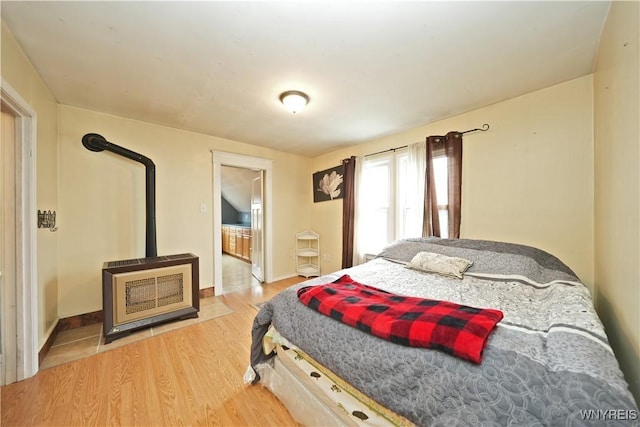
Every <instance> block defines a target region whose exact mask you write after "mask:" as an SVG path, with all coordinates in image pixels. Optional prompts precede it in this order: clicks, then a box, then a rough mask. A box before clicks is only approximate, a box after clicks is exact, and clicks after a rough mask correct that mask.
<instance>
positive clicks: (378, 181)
mask: <svg viewBox="0 0 640 427" xmlns="http://www.w3.org/2000/svg"><path fill="white" fill-rule="evenodd" d="M390 160H391V158H387V159H382V160H380V159H377V160H372V161H367V162H366V163H365V165H364V168H363V171H362V181H361V187H360V191H361V192H362V196H361V197H362V201H363V203H364V206H365V213H363V214H362V215H360V218H361V221H362V223H363V224H362V228H361V230H363V231H362V232H361V233H360V234H361V235H360V236H359V238H360V244H361V245H362V249H363V251H364V252H365V253H378V252H380V251H381V250H382V249H383V248H384V247H385V246H386V245H387V243H388V239H389V237H390V234H389V232H390V229H389V220H390V219H389V209H390V204H391V203H390V196H391V176H390V173H391V167H392V166H393V165H392V164H391V163H390Z"/></svg>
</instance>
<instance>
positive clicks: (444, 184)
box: [433, 156, 449, 205]
mask: <svg viewBox="0 0 640 427" xmlns="http://www.w3.org/2000/svg"><path fill="white" fill-rule="evenodd" d="M433 172H434V174H435V178H436V196H437V201H438V204H439V205H446V204H447V203H449V185H448V175H447V158H446V157H444V156H442V157H436V158H435V159H433Z"/></svg>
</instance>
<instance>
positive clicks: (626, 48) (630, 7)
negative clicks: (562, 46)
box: [594, 2, 640, 404]
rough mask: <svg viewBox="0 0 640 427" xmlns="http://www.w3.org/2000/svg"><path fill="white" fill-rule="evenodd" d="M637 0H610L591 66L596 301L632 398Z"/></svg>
mask: <svg viewBox="0 0 640 427" xmlns="http://www.w3.org/2000/svg"><path fill="white" fill-rule="evenodd" d="M639 15H640V4H639V3H638V2H613V3H612V5H611V10H610V12H609V16H608V18H607V22H606V24H605V27H604V31H603V34H602V38H601V41H600V48H599V52H598V61H597V64H596V70H595V73H594V99H595V102H594V105H595V107H594V108H595V248H596V251H595V285H596V308H597V310H598V313H599V314H600V317H601V318H602V321H603V323H604V325H605V328H606V331H607V334H608V336H609V340H610V342H611V345H612V346H613V348H614V350H615V352H616V355H617V356H618V360H619V362H620V365H621V367H622V369H623V370H624V372H625V377H626V379H627V381H628V382H629V384H630V386H631V389H632V391H633V392H634V394H635V397H636V400H637V401H638V402H639V404H640V357H639V355H640V315H639V314H638V313H640V311H639V307H640V270H638V266H639V265H640V262H639V261H640V214H639V211H640V172H639V171H640V129H639V125H638V121H639V117H640V108H639V103H640V90H639V88H638V76H640V70H639V67H638V62H639V60H638V52H639V49H638V40H640V35H639V34H638V24H639Z"/></svg>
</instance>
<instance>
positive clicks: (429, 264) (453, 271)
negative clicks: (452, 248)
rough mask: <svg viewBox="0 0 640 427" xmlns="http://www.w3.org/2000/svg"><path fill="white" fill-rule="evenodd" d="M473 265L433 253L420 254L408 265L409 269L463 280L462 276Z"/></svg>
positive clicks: (469, 262)
mask: <svg viewBox="0 0 640 427" xmlns="http://www.w3.org/2000/svg"><path fill="white" fill-rule="evenodd" d="M472 265H473V262H472V261H469V260H467V259H464V258H457V257H451V256H446V255H442V254H436V253H433V252H418V253H417V254H416V256H414V257H413V259H412V260H411V261H410V262H409V264H407V268H413V269H414V270H420V271H426V272H427V273H437V274H442V275H445V276H453V277H457V278H458V279H462V274H463V273H464V272H465V271H467V269H468V268H469V267H471V266H472Z"/></svg>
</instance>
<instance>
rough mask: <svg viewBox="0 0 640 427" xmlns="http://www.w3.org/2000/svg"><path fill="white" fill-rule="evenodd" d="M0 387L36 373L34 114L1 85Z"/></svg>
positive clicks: (5, 84) (8, 88) (21, 100)
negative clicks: (0, 361)
mask: <svg viewBox="0 0 640 427" xmlns="http://www.w3.org/2000/svg"><path fill="white" fill-rule="evenodd" d="M0 95H1V96H0V104H1V112H2V138H1V143H0V176H2V178H0V198H2V204H1V206H2V208H1V213H0V236H1V239H0V240H1V242H0V360H2V363H1V365H0V385H4V384H9V383H12V382H16V381H21V380H23V379H25V378H29V377H31V376H33V375H35V373H36V372H37V371H38V330H37V304H36V301H37V299H36V295H37V293H36V289H37V282H36V255H35V253H36V252H35V250H36V239H35V229H36V210H35V184H36V182H35V171H36V162H35V137H36V113H35V111H34V110H33V109H32V108H31V107H30V106H29V104H27V103H26V101H25V100H24V99H22V97H21V96H20V95H19V94H18V93H17V92H15V91H14V90H13V89H12V88H11V86H9V85H8V84H7V83H6V82H5V81H4V80H2V84H1V85H0Z"/></svg>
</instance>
